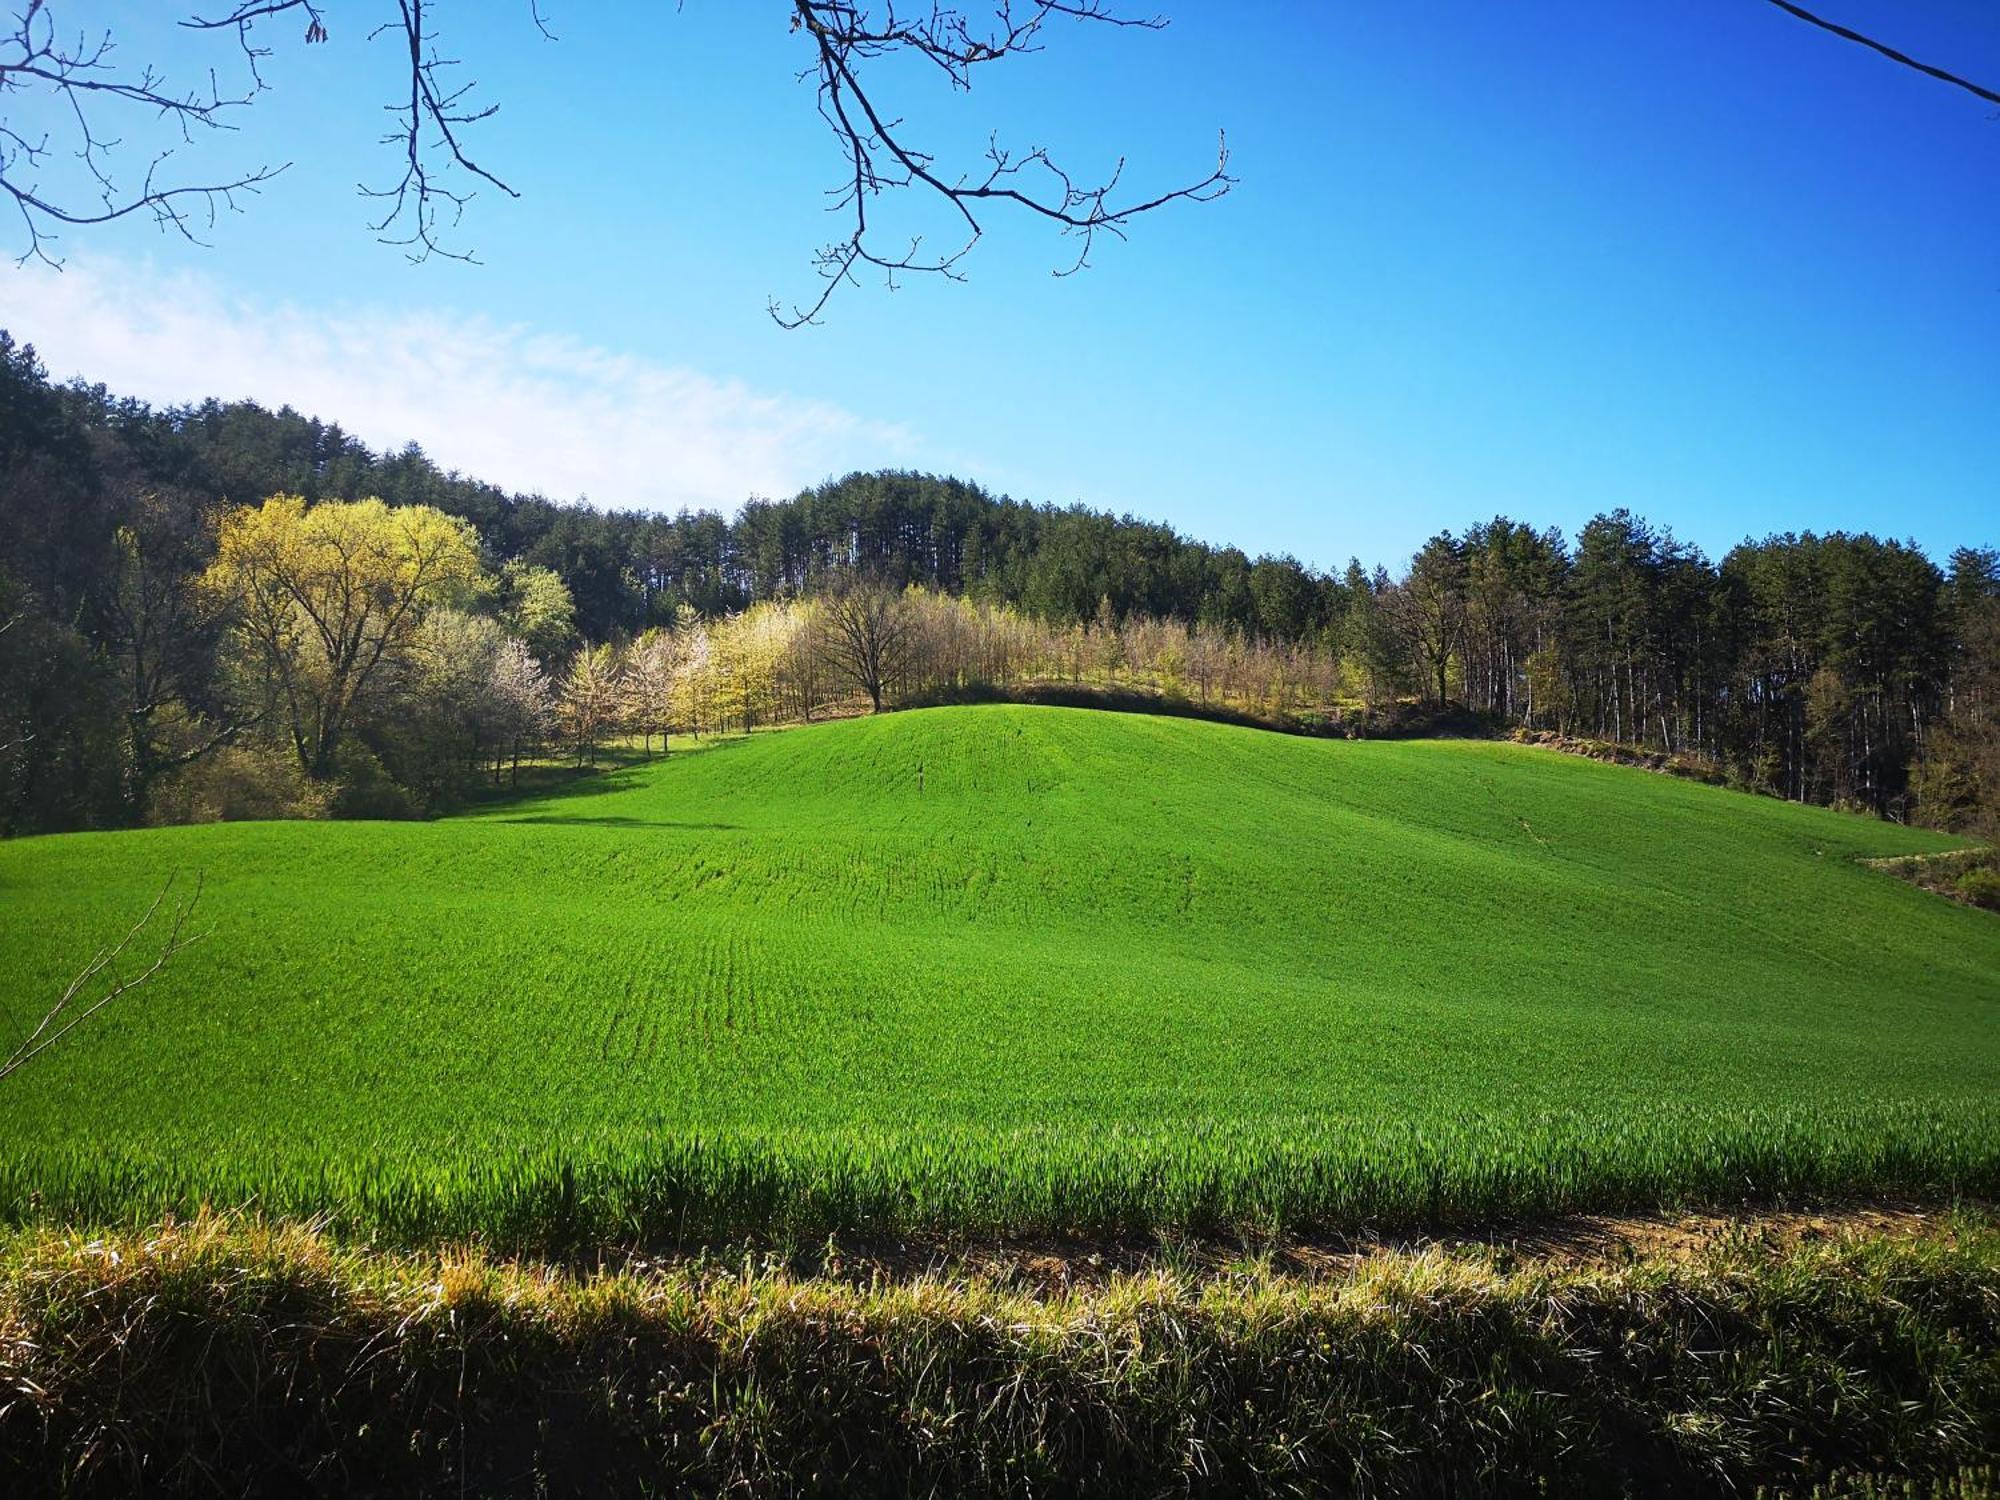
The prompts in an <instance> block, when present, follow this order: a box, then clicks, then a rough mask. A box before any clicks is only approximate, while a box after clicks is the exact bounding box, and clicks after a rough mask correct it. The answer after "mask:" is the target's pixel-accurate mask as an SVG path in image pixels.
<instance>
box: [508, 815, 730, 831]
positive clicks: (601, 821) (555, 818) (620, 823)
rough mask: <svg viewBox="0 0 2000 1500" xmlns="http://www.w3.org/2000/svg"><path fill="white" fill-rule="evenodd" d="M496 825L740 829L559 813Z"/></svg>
mask: <svg viewBox="0 0 2000 1500" xmlns="http://www.w3.org/2000/svg"><path fill="white" fill-rule="evenodd" d="M493 821H494V822H498V823H537V824H542V825H546V826H550V827H555V826H560V825H562V824H576V825H578V826H585V825H588V826H593V827H598V828H683V829H693V830H695V831H697V832H702V833H732V832H735V831H737V830H739V829H741V828H742V826H743V825H742V824H741V823H696V822H692V821H684V820H682V819H678V818H618V817H608V818H587V817H571V816H565V815H563V814H560V813H543V814H540V815H538V816H536V817H529V818H496V819H494V820H493Z"/></svg>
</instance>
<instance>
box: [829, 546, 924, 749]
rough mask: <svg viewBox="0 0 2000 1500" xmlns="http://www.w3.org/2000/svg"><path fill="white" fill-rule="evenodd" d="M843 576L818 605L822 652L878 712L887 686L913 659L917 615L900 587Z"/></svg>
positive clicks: (835, 669) (830, 664) (834, 668)
mask: <svg viewBox="0 0 2000 1500" xmlns="http://www.w3.org/2000/svg"><path fill="white" fill-rule="evenodd" d="M843 577H844V579H845V581H843V582H842V583H841V584H839V585H838V586H837V587H835V589H834V590H833V592H832V593H830V594H829V595H827V596H826V597H825V598H824V599H822V600H821V601H820V609H819V624H820V637H819V639H820V650H821V652H822V653H823V654H824V656H825V657H826V660H827V663H828V665H829V666H831V667H832V668H833V670H834V671H835V672H836V673H837V674H839V675H840V676H841V677H842V678H844V679H846V680H847V681H848V682H850V683H852V684H853V685H854V686H855V687H857V688H859V689H860V690H861V691H862V692H863V693H866V694H867V695H868V706H869V707H870V708H871V709H872V710H873V711H874V712H876V713H878V714H879V713H880V712H881V711H882V691H883V687H884V685H885V684H887V683H889V682H892V681H894V680H895V678H897V677H898V676H899V675H901V673H902V670H903V667H904V664H905V662H906V661H907V659H908V657H909V655H910V648H911V646H912V644H913V643H914V640H915V637H916V631H917V621H916V616H915V614H914V612H913V611H912V610H911V609H910V607H909V603H908V601H907V600H905V598H904V597H903V594H902V591H901V590H900V589H895V588H892V587H890V586H889V585H888V584H886V583H882V582H879V581H870V580H865V579H855V578H852V577H848V576H846V575H843Z"/></svg>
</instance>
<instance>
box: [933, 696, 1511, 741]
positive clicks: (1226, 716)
mask: <svg viewBox="0 0 2000 1500" xmlns="http://www.w3.org/2000/svg"><path fill="white" fill-rule="evenodd" d="M968 703H1026V704H1033V705H1037V706H1040V707H1045V708H1095V709H1100V710H1103V711H1105V712H1108V713H1126V714H1158V715H1162V716H1164V717H1167V718H1175V719H1202V720H1205V721H1207V722H1209V723H1212V724H1233V725H1235V726H1237V727H1238V728H1241V729H1267V730H1271V731H1273V732H1274V733H1277V734H1298V735H1305V736H1307V737H1309V738H1313V739H1493V738H1496V737H1497V736H1498V735H1499V733H1500V725H1499V721H1498V720H1497V719H1495V718H1493V717H1492V716H1491V715H1486V714H1480V713H1476V712H1474V711H1473V710H1471V709H1468V708H1463V707H1460V706H1459V705H1457V704H1451V705H1447V706H1446V707H1444V708H1435V707H1425V706H1422V705H1418V704H1400V703H1399V704H1389V705H1384V706H1382V707H1380V708H1378V709H1376V710H1375V712H1373V713H1372V714H1371V713H1367V712H1350V713H1347V714H1344V715H1342V714H1335V715H1331V716H1326V717H1322V716H1320V715H1318V714H1290V715H1283V716H1277V715H1263V714H1255V713H1250V712H1248V711H1246V710H1244V709H1237V708H1229V707H1225V706H1224V705H1222V704H1220V703H1202V702H1199V701H1197V700H1196V699H1193V698H1184V697H1179V696H1177V695H1174V694H1170V693H1162V692H1156V691H1152V690H1149V689H1146V688H1138V687H1100V686H1095V685H1092V684H1088V683H1067V682H1033V683H1024V684H1022V685H1020V686H1017V687H1009V688H997V687H992V686H989V685H986V684H972V685H968V686H966V687H961V688H943V689H939V690H937V691H935V692H930V693H922V694H919V695H917V696H916V697H914V698H911V699H909V700H907V701H905V702H903V703H900V704H898V705H897V707H899V708H944V707H949V706H952V705H956V704H968Z"/></svg>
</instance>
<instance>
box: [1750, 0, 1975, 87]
mask: <svg viewBox="0 0 2000 1500" xmlns="http://www.w3.org/2000/svg"><path fill="white" fill-rule="evenodd" d="M1770 3H1771V4H1773V5H1775V6H1777V7H1778V9H1779V10H1782V11H1784V12H1785V13H1786V14H1787V15H1792V16H1797V17H1798V18H1799V19H1800V20H1801V21H1804V22H1806V23H1807V24H1808V25H1811V26H1817V27H1819V29H1820V30H1821V31H1828V32H1831V33H1833V35H1835V36H1837V37H1840V38H1842V39H1843V40H1845V41H1850V42H1856V43H1859V44H1860V45H1861V46H1863V47H1866V48H1868V50H1869V51H1871V52H1879V53H1881V54H1882V55H1883V56H1884V57H1886V58H1888V59H1889V61H1891V62H1896V63H1901V64H1902V65H1903V66H1904V67H1906V68H1915V69H1916V70H1917V71H1918V72H1919V73H1923V74H1926V75H1928V76H1929V77H1932V78H1935V79H1937V80H1938V81H1939V82H1941V83H1948V84H1950V85H1952V86H1953V87H1954V88H1961V89H1964V90H1965V91H1966V92H1967V93H1968V94H1971V95H1973V96H1974V97H1975V98H1979V99H1984V100H1985V101H1986V102H1987V103H1989V104H2000V93H1995V92H1994V91H1993V90H1992V89H1989V88H1984V87H1982V86H1981V85H1979V84H1976V83H1973V82H1971V81H1970V80H1969V79H1964V78H1960V77H1959V76H1958V75H1957V74H1956V73H1947V72H1946V71H1945V70H1944V69H1943V68H1936V67H1932V66H1931V65H1930V64H1929V63H1927V62H1918V61H1917V60H1916V59H1915V58H1914V57H1911V56H1909V55H1908V54H1907V53H1903V52H1898V51H1897V50H1896V49H1895V48H1894V47H1890V46H1886V45H1884V44H1883V43H1881V42H1878V41H1876V40H1875V39H1874V38H1873V37H1866V36H1863V35H1862V34H1861V33H1860V32H1858V31H1850V30H1849V29H1848V28H1847V27H1845V26H1842V25H1840V24H1838V23H1837V22H1834V21H1829V20H1827V19H1826V18H1825V17H1824V16H1816V15H1814V14H1813V13H1812V12H1811V11H1809V10H1807V9H1806V8H1805V7H1804V6H1801V5H1794V4H1793V3H1792V0H1770Z"/></svg>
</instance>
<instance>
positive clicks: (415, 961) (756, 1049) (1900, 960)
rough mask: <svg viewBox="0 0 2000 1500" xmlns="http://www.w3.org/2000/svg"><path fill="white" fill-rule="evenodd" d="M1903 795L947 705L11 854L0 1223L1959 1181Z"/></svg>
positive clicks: (379, 1228)
mask: <svg viewBox="0 0 2000 1500" xmlns="http://www.w3.org/2000/svg"><path fill="white" fill-rule="evenodd" d="M1948 847H1951V841H1950V840H1948V839H1946V838H1944V837H1942V836H1939V835H1934V834H1929V833H1924V832H1920V831H1915V830H1910V829H1905V828H1900V827H1896V826H1893V825H1890V824H1886V823H1881V822H1876V821H1872V820H1868V819H1864V818H1860V817H1854V816H1847V815H1843V814H1838V813H1833V812H1828V811H1824V810H1820V809H1814V808H1807V807H1800V806H1793V805H1789V804H1785V803H1781V802H1776V801H1771V800H1767V799H1759V798H1753V797H1749V796H1744V795H1740V794H1737V793H1733V792H1728V791H1723V790H1718V789H1714V788H1709V787H1704V786H1698V785H1693V784H1689V783H1685V782H1681V781H1676V780H1673V779H1670V778H1667V777H1661V776H1651V775H1647V774H1644V773H1642V772H1637V771H1630V770H1624V769H1619V768H1614V767H1608V766H1602V765H1598V764H1595V763H1592V762H1589V761H1585V760H1580V759H1575V758H1571V757H1565V756H1561V755H1558V754H1555V753H1551V752H1547V751H1540V750H1532V749H1525V748H1520V747H1515V746H1510V745H1502V744H1495V743H1486V742H1435V743H1389V742H1357V743H1344V742H1333V741H1320V740H1308V739H1302V738H1292V737H1287V736H1282V735H1276V734H1268V733H1262V732H1259V731H1255V730H1248V729H1238V728H1232V727H1226V726H1222V725H1216V724H1208V723H1201V722H1195V721H1190V720H1177V719H1164V718H1147V717H1141V716H1137V715H1123V714H1105V713H1093V712H1090V711H1084V710H1065V709H1053V708H1020V707H1003V706H992V707H977V708H955V709H937V710H930V711H924V712H912V713H902V714H894V715H888V716H884V717H880V718H874V719H865V720H858V721H851V722H845V723H838V724H830V725H822V726H818V727H812V728H805V729H799V730H794V731H787V732H784V733H777V734H769V735H760V736H757V737H755V738H753V739H750V740H748V741H741V742H737V743H729V744H723V745H720V746H716V747H713V748H708V749H704V750H703V751H701V753H699V754H691V755H678V756H676V757H675V758H673V759H672V760H670V761H666V762H659V763H654V764H650V765H638V766H630V767H627V768H624V769H620V770H615V771H611V772H607V773H604V774H601V775H598V776H595V777H590V778H585V779H584V780H582V781H579V782H577V783H574V784H571V785H569V786H566V787H564V788H562V789H561V790H559V791H557V792H553V793H545V794H541V795H538V796H535V797H531V798H524V799H519V800H515V801H512V802H508V803H504V804H495V805H492V806H489V807H486V808H484V809H481V810H480V811H479V812H477V813H475V814H473V815H468V816H462V817H457V818H452V819H448V820H444V821H440V822H435V823H429V824H381V823H375V824H370V823H292V824H236V825H227V826H221V825H218V826H208V827H195V828H173V829H158V830H147V831H138V832H124V833H111V834H83V835H65V836H57V837H48V838H40V839H32V840H21V841H16V842H12V843H8V844H0V920H3V921H4V927H0V938H3V940H0V1000H4V1002H5V1003H6V1005H7V1006H8V1007H10V1008H11V1009H12V1010H13V1011H14V1012H16V1013H21V1012H25V1011H27V1010H28V1009H29V1008H30V1007H31V1006H34V1005H35V1004H36V1003H37V1002H42V1003H44V1004H45V1003H46V1001H47V999H48V998H49V997H51V996H53V994H54V993H56V992H57V991H59V990H60V988H61V985H62V981H63V980H64V978H65V977H66V976H67V975H68V974H69V973H70V972H73V971H74V970H75V968H76V967H77V966H78V964H79V963H80V961H81V960H82V959H83V958H84V957H87V956H88V951H89V949H90V948H91V947H92V946H94V945H95V944H97V943H99V942H101V941H103V940H105V939H107V938H110V937H115V936H116V935H117V934H118V933H121V932H122V931H123V930H124V928H125V927H126V926H129V925H130V922H131V921H132V919H133V917H134V916H135V915H136V913H137V912H138V911H140V910H142V909H143V908H144V906H145V904H146V903H147V901H149V900H150V899H151V897H152V896H153V894H154V893H155V892H156V891H157V889H158V888H159V885H160V883H161V881H162V879H163V878H164V877H165V876H166V875H167V873H168V872H170V871H172V870H174V869H180V870H182V871H183V872H187V873H192V872H193V871H196V870H200V871H202V872H204V873H205V877H206V881H207V889H206V893H205V895H204V896H203V899H202V904H201V908H200V919H199V922H198V923H197V925H198V926H200V927H203V928H207V929H211V935H210V936H209V937H208V938H207V939H206V940H205V941H204V942H203V943H201V944H200V945H198V946H197V947H194V948H192V949H189V950H188V951H186V952H184V953H182V954H181V955H180V956H179V957H178V958H177V959H176V960H175V962H174V964H173V966H172V968H171V969H170V970H169V971H168V972H167V973H165V974H164V975H163V976H162V977H161V978H160V979H158V980H157V981H156V982H155V983H154V984H153V985H152V986H150V987H148V988H146V989H144V990H141V991H139V992H137V993H135V994H134V995H133V996H131V997H129V998H128V1000H126V1001H121V1002H120V1003H119V1008H118V1009H117V1010H116V1012H115V1013H112V1012H107V1013H106V1015H105V1016H104V1017H102V1018H100V1021H99V1022H98V1023H94V1024H93V1026H92V1027H91V1028H90V1029H89V1030H87V1031H85V1032H80V1033H78V1035H77V1036H76V1037H75V1038H74V1039H73V1040H72V1042H71V1043H68V1044H65V1045H64V1046H63V1047H61V1048H59V1049H57V1050H56V1051H54V1052H51V1053H50V1054H48V1056H47V1057H45V1058H43V1059H42V1060H40V1061H39V1062H37V1063H36V1064H34V1065H33V1066H32V1067H30V1068H29V1069H27V1070H26V1071H24V1072H22V1073H21V1074H19V1075H18V1076H17V1077H16V1078H15V1079H13V1080H11V1081H10V1082H9V1083H7V1084H6V1085H4V1086H0V1142H4V1145H0V1152H4V1159H0V1214H6V1215H10V1216H12V1217H15V1218H34V1217H37V1216H47V1217H54V1216H61V1217H66V1218H75V1219H82V1220H86V1221H102V1220H112V1219H120V1218H132V1217H143V1216H145V1215H148V1214H155V1213H158V1212H160V1211H161V1210H163V1209H166V1208H186V1207H191V1206H193V1205H194V1204H196V1203H199V1202H201V1201H203V1200H212V1201H215V1202H218V1203H224V1204H239V1203H254V1204H256V1205H258V1206H259V1207H261V1208H262V1209H263V1210H265V1211H268V1212H279V1213H300V1212H303V1213H321V1212H324V1213H328V1214H331V1215H333V1216H334V1217H335V1219H336V1222H339V1223H342V1224H347V1225H352V1226H354V1227H357V1228H360V1229H363V1230H367V1231H371V1232H376V1233H384V1234H389V1235H419V1234H434V1233H460V1232H471V1231H482V1232H486V1233H489V1234H491V1235H494V1236H497V1237H500V1238H502V1239H516V1240H521V1241H543V1240H547V1241H571V1240H607V1239H622V1238H651V1237H659V1236H672V1235H676V1234H695V1233H710V1232H722V1231H729V1230H736V1229H751V1230H758V1229H792V1230H798V1231H818V1230H823V1229H835V1228H850V1227H856V1226H861V1227H870V1226H873V1227H905V1226H929V1227H937V1228H963V1229H990V1228H1015V1229H1033V1228H1043V1227H1053V1226H1066V1227H1126V1228H1136V1227H1156V1226H1161V1225H1193V1226H1218V1225H1236V1224H1253V1225H1269V1224H1273V1223H1280V1222H1282V1223H1285V1224H1290V1225H1294V1226H1302V1225H1306V1224H1350V1223H1353V1222H1356V1221H1359V1220H1372V1221H1376V1222H1415V1221H1432V1222H1438V1221H1448V1220H1454V1219H1456V1220H1463V1219H1470V1218H1478V1217H1483V1216H1488V1215H1492V1214H1497V1213H1516V1212H1519V1213H1530V1212H1542V1211H1548V1210H1553V1209H1564V1208H1575V1207H1612V1206H1617V1205H1624V1204H1637V1203H1653V1202H1660V1201H1667V1200H1674V1199H1682V1198H1689V1197H1706V1198H1715V1197H1723V1198H1739V1197H1744V1196H1756V1195H1774V1194H1784V1193H1827V1192H1841V1191H1847V1190H1855V1191H1874V1192H1883V1191H1904V1190H1912V1191H1914V1190H1929V1191H1935V1190H1952V1189H1957V1190H1960V1191H1967V1190H1969V1191H1975V1192H1990V1191H1993V1190H1994V1189H1995V1188H1996V1187H2000V921H1995V920H1994V918H1993V917H1992V916H1990V915H1987V914H1984V913H1981V912H1977V911H1973V910H1970V909H1966V908H1962V907H1958V906H1954V905H1952V904H1950V903H1948V902H1946V901H1944V900H1941V899H1939V898H1937V897H1935V896H1932V895H1929V894H1926V893H1924V892H1922V891H1919V890H1917V889H1915V888H1913V887H1912V886H1909V885H1907V884H1904V883H1902V882H1900V881H1897V880H1895V879H1892V878H1890V877H1888V876H1885V875H1883V874H1880V873H1878V872H1876V871H1874V870H1871V869H1868V868H1866V867H1864V866H1862V865H1860V864H1858V863H1857V862H1856V861H1857V858H1858V857H1860V856H1866V855H1889V854H1907V853H1916V852H1922V851H1927V850H1936V849H1943V848H1948Z"/></svg>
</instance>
